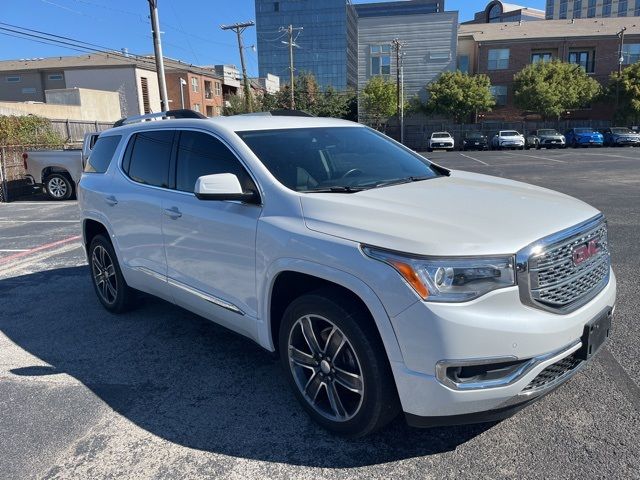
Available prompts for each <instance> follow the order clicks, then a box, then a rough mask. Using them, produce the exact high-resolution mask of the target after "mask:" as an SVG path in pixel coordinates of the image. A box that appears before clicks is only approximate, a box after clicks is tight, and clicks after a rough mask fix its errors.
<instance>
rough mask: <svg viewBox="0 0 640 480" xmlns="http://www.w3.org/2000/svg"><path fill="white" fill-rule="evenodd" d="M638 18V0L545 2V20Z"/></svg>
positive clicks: (639, 8) (639, 7)
mask: <svg viewBox="0 0 640 480" xmlns="http://www.w3.org/2000/svg"><path fill="white" fill-rule="evenodd" d="M633 16H636V17H637V16H640V0H547V5H546V18H547V19H548V20H564V19H572V18H611V17H633Z"/></svg>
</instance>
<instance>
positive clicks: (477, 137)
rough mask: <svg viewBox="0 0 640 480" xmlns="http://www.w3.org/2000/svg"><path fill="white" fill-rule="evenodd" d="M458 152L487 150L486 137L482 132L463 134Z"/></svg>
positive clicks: (487, 142)
mask: <svg viewBox="0 0 640 480" xmlns="http://www.w3.org/2000/svg"><path fill="white" fill-rule="evenodd" d="M460 150H489V141H488V140H487V136H486V135H484V134H483V133H482V132H467V133H465V135H464V138H463V139H462V144H461V145H460Z"/></svg>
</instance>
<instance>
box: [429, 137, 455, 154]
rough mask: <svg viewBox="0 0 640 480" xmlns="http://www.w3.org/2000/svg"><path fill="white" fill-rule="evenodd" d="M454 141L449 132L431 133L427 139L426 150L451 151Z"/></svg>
mask: <svg viewBox="0 0 640 480" xmlns="http://www.w3.org/2000/svg"><path fill="white" fill-rule="evenodd" d="M454 146H455V141H454V140H453V137H452V136H451V134H449V132H433V133H432V134H431V138H429V147H428V148H427V150H428V151H429V152H433V151H434V150H436V149H440V150H453V148H454Z"/></svg>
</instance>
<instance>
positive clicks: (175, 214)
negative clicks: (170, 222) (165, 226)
mask: <svg viewBox="0 0 640 480" xmlns="http://www.w3.org/2000/svg"><path fill="white" fill-rule="evenodd" d="M164 214H165V215H166V216H167V217H170V218H173V219H174V220H175V219H177V218H180V217H181V216H182V212H181V211H180V210H179V209H178V207H171V208H165V209H164Z"/></svg>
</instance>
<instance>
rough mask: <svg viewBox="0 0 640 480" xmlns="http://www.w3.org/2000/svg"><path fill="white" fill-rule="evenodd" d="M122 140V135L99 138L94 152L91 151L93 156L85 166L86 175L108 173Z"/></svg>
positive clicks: (90, 156)
mask: <svg viewBox="0 0 640 480" xmlns="http://www.w3.org/2000/svg"><path fill="white" fill-rule="evenodd" d="M121 139H122V137H121V136H120V135H112V136H108V137H99V138H98V140H97V141H96V143H95V146H94V147H93V150H91V155H89V159H88V160H87V164H86V165H85V166H84V171H85V172H86V173H104V172H106V171H107V169H108V168H109V165H110V164H111V160H112V159H113V155H114V154H115V153H116V149H117V148H118V144H119V143H120V140H121Z"/></svg>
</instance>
